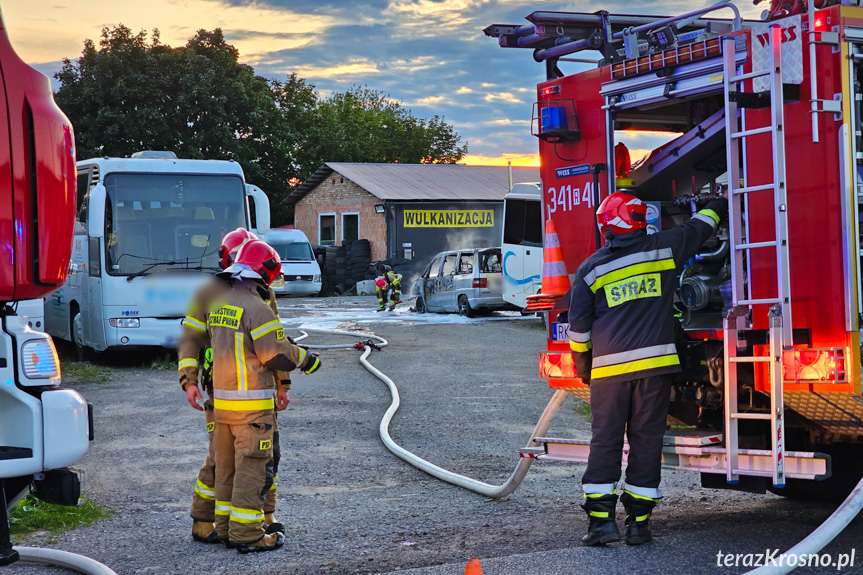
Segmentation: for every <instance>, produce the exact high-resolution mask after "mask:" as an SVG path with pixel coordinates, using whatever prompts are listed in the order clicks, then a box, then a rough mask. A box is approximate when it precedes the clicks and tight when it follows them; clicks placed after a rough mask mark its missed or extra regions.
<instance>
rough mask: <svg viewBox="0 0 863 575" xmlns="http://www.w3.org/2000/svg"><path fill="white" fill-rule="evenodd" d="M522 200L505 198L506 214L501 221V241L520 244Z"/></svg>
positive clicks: (522, 235) (522, 220)
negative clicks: (502, 221)
mask: <svg viewBox="0 0 863 575" xmlns="http://www.w3.org/2000/svg"><path fill="white" fill-rule="evenodd" d="M526 203H527V202H525V201H524V200H506V214H505V220H504V223H503V243H505V244H512V245H516V246H517V245H521V243H522V241H523V240H524V211H525V204H526Z"/></svg>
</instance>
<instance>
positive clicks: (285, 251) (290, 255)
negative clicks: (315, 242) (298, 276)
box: [270, 242, 315, 262]
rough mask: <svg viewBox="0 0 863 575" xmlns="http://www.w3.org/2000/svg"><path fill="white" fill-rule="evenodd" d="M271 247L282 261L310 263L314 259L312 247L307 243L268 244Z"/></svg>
mask: <svg viewBox="0 0 863 575" xmlns="http://www.w3.org/2000/svg"><path fill="white" fill-rule="evenodd" d="M270 245H271V246H273V249H275V250H276V251H277V252H279V255H280V256H282V259H283V260H291V261H295V262H296V261H300V262H310V261H312V260H313V259H315V255H314V254H313V253H312V246H310V245H309V244H308V243H307V242H292V243H290V244H273V243H271V244H270Z"/></svg>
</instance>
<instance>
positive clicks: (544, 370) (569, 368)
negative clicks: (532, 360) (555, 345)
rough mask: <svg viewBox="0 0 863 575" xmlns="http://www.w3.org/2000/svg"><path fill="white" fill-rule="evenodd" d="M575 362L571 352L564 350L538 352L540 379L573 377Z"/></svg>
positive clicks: (575, 375) (574, 376) (574, 374)
mask: <svg viewBox="0 0 863 575" xmlns="http://www.w3.org/2000/svg"><path fill="white" fill-rule="evenodd" d="M577 377H578V375H577V374H576V373H575V362H574V361H573V359H572V354H571V353H570V352H568V351H565V352H560V351H558V352H553V351H550V352H545V353H540V354H539V378H540V379H575V378H577Z"/></svg>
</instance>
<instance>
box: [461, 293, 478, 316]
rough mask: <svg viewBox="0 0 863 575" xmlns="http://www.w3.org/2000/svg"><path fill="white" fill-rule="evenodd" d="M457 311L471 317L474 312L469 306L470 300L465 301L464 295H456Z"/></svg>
mask: <svg viewBox="0 0 863 575" xmlns="http://www.w3.org/2000/svg"><path fill="white" fill-rule="evenodd" d="M458 313H459V315H463V316H464V317H473V316H475V315H476V312H475V311H474V310H473V308H471V307H470V302H469V301H467V296H466V295H460V296H458Z"/></svg>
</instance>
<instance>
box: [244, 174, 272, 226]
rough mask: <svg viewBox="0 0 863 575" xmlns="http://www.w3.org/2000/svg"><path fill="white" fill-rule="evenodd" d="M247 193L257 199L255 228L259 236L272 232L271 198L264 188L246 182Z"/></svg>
mask: <svg viewBox="0 0 863 575" xmlns="http://www.w3.org/2000/svg"><path fill="white" fill-rule="evenodd" d="M246 195H247V196H250V197H252V198H253V199H254V200H255V228H256V230H257V234H258V235H259V236H264V235H267V234H268V233H269V232H270V199H269V198H268V197H267V194H265V193H264V190H262V189H261V188H259V187H258V186H255V185H252V184H246Z"/></svg>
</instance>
